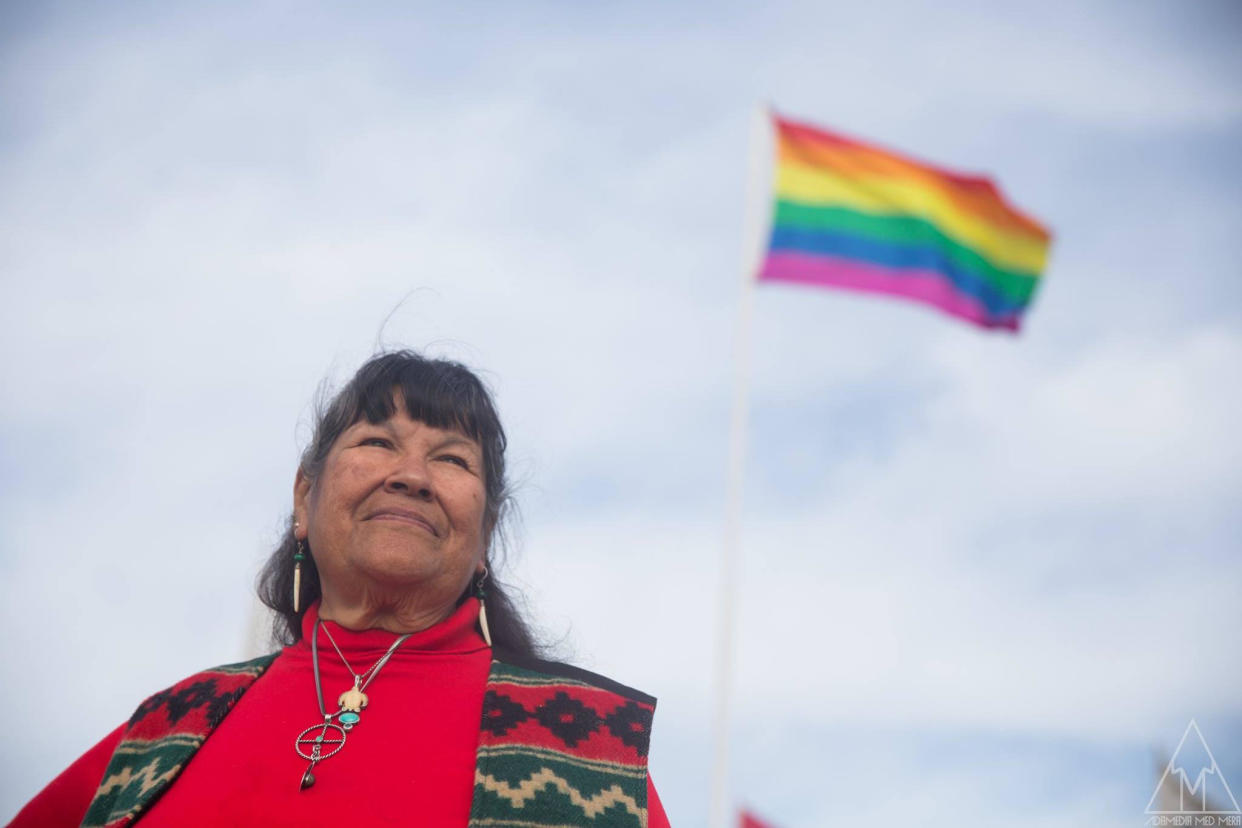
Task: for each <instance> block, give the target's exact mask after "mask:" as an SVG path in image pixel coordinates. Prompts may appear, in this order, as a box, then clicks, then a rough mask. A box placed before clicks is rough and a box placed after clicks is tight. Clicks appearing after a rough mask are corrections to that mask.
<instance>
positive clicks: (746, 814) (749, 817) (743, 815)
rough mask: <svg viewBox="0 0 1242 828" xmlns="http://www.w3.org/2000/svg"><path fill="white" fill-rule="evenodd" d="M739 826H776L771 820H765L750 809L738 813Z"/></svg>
mask: <svg viewBox="0 0 1242 828" xmlns="http://www.w3.org/2000/svg"><path fill="white" fill-rule="evenodd" d="M737 828H776V826H774V825H772V823H770V822H764V821H763V820H762V819H760V818H759V817H757V816H755V815H754V814H752V813H751V812H750V811H740V812H738V815H737Z"/></svg>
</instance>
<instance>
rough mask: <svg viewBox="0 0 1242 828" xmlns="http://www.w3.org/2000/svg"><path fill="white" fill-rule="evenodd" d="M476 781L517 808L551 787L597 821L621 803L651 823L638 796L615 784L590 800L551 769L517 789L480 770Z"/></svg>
mask: <svg viewBox="0 0 1242 828" xmlns="http://www.w3.org/2000/svg"><path fill="white" fill-rule="evenodd" d="M474 781H475V784H477V785H482V786H483V787H484V788H485V789H487V790H488V791H491V792H492V793H494V794H496V795H498V796H502V797H504V798H505V799H507V800H509V801H510V802H511V803H513V807H514V808H523V807H525V806H526V802H527V801H528V800H531V799H534V798H535V795H536V794H538V793H539V792H540V791H542V790H544V789H545V788H547V786H548V785H549V784H551V785H553V786H555V787H556V789H557V790H558V791H560V792H561V794H562V795H564V796H567V797H569V801H570V802H572V803H573V804H574V805H575V806H577V807H578V808H581V809H582V812H583V813H584V814H586V816H587V817H588V818H590V819H594V818H595V817H597V816H599V815H600V814H602V813H603V812H604V811H606V810H607V809H608V808H610V807H612V806H613V805H616V804H617V803H620V804H622V805H624V806H625V809H626V810H627V811H629V812H630V813H631V814H633V815H634V816H636V817H638V819H639V820H640V823H641V824H643V825H646V824H647V809H646V808H640V807H639V806H638V803H637V802H636V801H635V800H634V797H632V796H629V795H627V794H626V793H625V791H623V790H621V786H620V785H613V786H612V787H610V788H608V789H607V790H604V791H600V792H599V793H597V794H594V795H592V796H590V797H586V796H583V795H582V792H581V791H579V790H578V789H577V788H575V787H574V786H573V785H571V784H569V782H568V781H567V780H565V779H563V778H562V777H560V776H557V775H556V773H554V772H553V771H552V769H551V768H546V767H545V768H543V769H541V770H540V771H539V772H537V773H535V774H532V775H531V776H530V777H528V778H527V779H525V780H523V781H522V782H519V783H518V784H517V786H512V785H510V784H509V783H508V782H505V781H504V780H502V779H496V778H495V777H494V776H492V775H491V774H484V773H483V772H482V771H479V770H475V772H474Z"/></svg>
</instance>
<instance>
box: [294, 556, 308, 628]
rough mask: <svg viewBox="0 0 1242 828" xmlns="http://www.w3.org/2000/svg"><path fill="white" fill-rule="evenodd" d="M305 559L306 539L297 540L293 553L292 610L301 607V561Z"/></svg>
mask: <svg viewBox="0 0 1242 828" xmlns="http://www.w3.org/2000/svg"><path fill="white" fill-rule="evenodd" d="M304 560H306V541H301V540H300V541H298V549H297V551H296V552H294V553H293V611H294V612H298V611H300V610H301V608H302V561H304Z"/></svg>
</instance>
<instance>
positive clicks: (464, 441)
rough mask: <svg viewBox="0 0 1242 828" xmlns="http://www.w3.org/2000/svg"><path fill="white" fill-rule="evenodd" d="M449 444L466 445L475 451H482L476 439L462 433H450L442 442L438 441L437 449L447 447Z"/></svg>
mask: <svg viewBox="0 0 1242 828" xmlns="http://www.w3.org/2000/svg"><path fill="white" fill-rule="evenodd" d="M448 446H465V447H467V448H469V449H473V450H474V451H482V449H481V448H480V447H479V444H478V443H477V442H476V441H474V440H471V439H470V438H469V437H464V436H462V435H460V434H450V435H449V436H447V437H445V438H444V439H443V440H441V441H440V442H438V443H436V448H437V449H442V448H447V447H448Z"/></svg>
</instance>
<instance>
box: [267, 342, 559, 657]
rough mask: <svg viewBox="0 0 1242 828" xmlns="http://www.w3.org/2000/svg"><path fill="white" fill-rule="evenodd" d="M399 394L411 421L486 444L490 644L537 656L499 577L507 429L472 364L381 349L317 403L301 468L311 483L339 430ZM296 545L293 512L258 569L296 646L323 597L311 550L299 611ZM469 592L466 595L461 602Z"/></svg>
mask: <svg viewBox="0 0 1242 828" xmlns="http://www.w3.org/2000/svg"><path fill="white" fill-rule="evenodd" d="M398 393H399V394H400V395H401V398H402V401H403V402H404V403H405V410H406V411H407V412H408V413H409V415H410V417H411V418H412V419H415V420H418V421H420V422H423V423H426V424H427V425H429V426H433V427H435V428H449V429H455V430H458V431H460V432H462V433H463V434H466V435H467V436H469V437H471V438H472V439H474V440H476V441H477V442H478V443H479V445H480V446H481V447H482V449H483V479H484V489H485V493H486V497H487V502H486V505H485V510H484V514H483V531H484V535H485V537H486V538H487V540H488V544H487V552H486V553H485V555H484V562H485V563H486V564H487V570H488V578H487V582H486V590H487V620H488V627H489V631H490V632H491V636H492V643H493V645H494V646H495V647H496V648H497V649H503V650H505V651H506V652H509V653H513V654H515V655H528V656H538V655H539V650H540V647H539V645H538V644H537V643H536V641H535V638H534V635H533V634H532V632H531V629H530V625H529V624H528V623H527V621H526V620H525V619H524V618H523V617H522V613H521V612H520V610H519V609H518V607H517V606H516V605H515V602H514V601H513V600H512V598H511V597H510V596H509V594H508V591H507V590H506V589H505V587H504V586H503V585H502V584H501V583H500V579H499V577H498V572H497V570H498V569H499V566H498V565H497V564H498V563H499V558H500V557H501V554H500V550H498V549H496V547H499V546H502V544H501V543H499V542H498V540H499V539H501V538H502V537H503V534H504V533H503V524H504V522H505V517H506V515H507V514H508V513H509V512H510V511H511V508H512V507H511V504H510V491H509V484H508V481H507V479H506V478H505V445H506V440H505V432H504V429H503V428H502V427H501V425H500V417H499V416H498V415H497V413H496V406H495V405H494V404H493V402H492V397H491V394H490V393H489V392H488V390H487V388H486V386H484V385H483V383H482V381H481V380H480V379H479V378H478V377H477V376H475V375H474V373H473V372H472V371H471V370H470V369H469V368H467V367H465V366H464V365H462V364H460V363H457V362H452V361H450V360H445V359H428V358H426V357H423V356H421V355H419V354H417V353H415V352H413V351H408V350H402V351H390V352H387V353H381V354H378V355H376V356H374V357H372V358H371V359H369V360H367V362H366V363H365V364H364V365H363V366H362V367H361V368H359V369H358V372H357V373H356V374H354V376H353V379H351V380H350V381H349V382H348V383H347V384H346V385H345V387H344V388H342V389H341V390H340V391H338V392H337V393H336V395H335V396H334V397H332V399H331V400H330V401H329V402H328V403H327V404H326V405H325V404H323V403H322V402H321V403H320V404H319V405H318V406H317V409H318V410H317V412H316V417H315V430H314V434H313V435H312V436H311V441H310V444H309V445H308V446H307V447H306V449H305V451H303V452H302V458H301V461H300V468H301V471H302V473H303V474H304V475H305V476H306V477H307V478H308V479H309V480H310V481H311V483H312V485H313V484H314V482H315V480H316V478H317V477H318V476H319V474H320V473H321V472H322V471H323V464H324V461H325V460H326V459H327V457H328V452H329V451H330V450H331V448H332V445H333V443H335V442H336V439H337V438H338V437H339V436H341V433H342V432H343V431H345V429H347V428H349V427H350V426H351V425H353V424H354V423H356V422H358V421H360V420H361V419H362V418H364V417H365V418H366V419H367V421H368V422H372V423H381V422H383V421H385V420H387V419H388V418H389V417H391V416H392V415H393V413H394V412H395V411H396V407H395V403H394V397H395V395H396V394H398ZM297 545H298V544H297V540H296V539H295V538H294V536H293V516H292V514H291V515H290V516H289V518H288V521H287V525H286V527H285V531H284V534H283V536H282V537H281V540H280V544H279V545H278V546H277V547H276V549H275V550H274V551H273V552H272V555H271V557H270V558H268V560H267V563H266V564H265V565H264V567H263V569H262V571H261V572H260V573H259V580H258V592H259V600H260V601H262V602H263V603H264V604H266V605H267V606H268V607H269V608H270V609H271V610H272V611H273V612H275V614H276V617H275V619H274V620H273V622H272V638H273V640H274V641H276V642H277V643H280V644H292V643H294V642H296V641H298V640H299V639H300V638H301V637H302V615H303V614H304V613H305V612H306V608H307V606H308V605H310V604H311V603H313V602H315V601H316V600H318V599H319V598H320V596H321V595H322V591H321V589H320V585H319V572H318V570H317V569H316V568H315V561H314V559H313V557H312V556H310V555H307V556H306V560H305V561H304V562H303V563H302V597H301V611H300V612H294V610H293V555H294V552H295V551H297ZM494 551H495V554H493V552H494ZM468 592H469V589H467V593H468ZM466 597H467V595H466V594H465V593H463V594H462V596H461V599H460V600H465V599H466Z"/></svg>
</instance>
